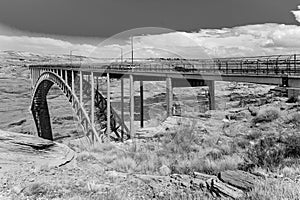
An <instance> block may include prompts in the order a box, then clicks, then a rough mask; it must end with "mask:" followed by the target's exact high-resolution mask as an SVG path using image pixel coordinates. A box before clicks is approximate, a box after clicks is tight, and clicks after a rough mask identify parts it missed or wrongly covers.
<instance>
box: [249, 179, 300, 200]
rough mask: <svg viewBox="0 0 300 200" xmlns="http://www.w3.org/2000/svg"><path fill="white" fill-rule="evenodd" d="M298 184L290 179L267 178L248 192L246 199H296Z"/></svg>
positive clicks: (299, 196) (298, 195)
mask: <svg viewBox="0 0 300 200" xmlns="http://www.w3.org/2000/svg"><path fill="white" fill-rule="evenodd" d="M299 191H300V184H299V183H296V182H294V181H290V180H278V179H267V180H265V181H262V182H260V183H259V184H257V185H256V186H255V188H254V189H253V190H252V191H251V192H250V193H249V194H248V197H247V198H246V199H247V200H260V199H261V200H283V199H289V200H298V199H300V192H299Z"/></svg>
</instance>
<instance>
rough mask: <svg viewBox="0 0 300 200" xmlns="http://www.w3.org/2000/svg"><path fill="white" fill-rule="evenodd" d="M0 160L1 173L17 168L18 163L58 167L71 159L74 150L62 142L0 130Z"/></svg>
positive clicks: (38, 166) (37, 166)
mask: <svg viewBox="0 0 300 200" xmlns="http://www.w3.org/2000/svg"><path fill="white" fill-rule="evenodd" d="M0 149H1V151H0V160H1V161H2V162H3V163H4V164H3V165H2V166H1V169H0V178H1V174H3V173H4V172H6V171H11V170H17V169H18V168H20V167H21V166H20V163H26V165H33V166H35V167H36V169H39V168H40V166H42V165H48V166H49V167H59V166H62V165H64V164H66V163H69V162H70V161H71V160H73V158H74V156H75V152H74V151H72V150H71V149H70V148H69V147H67V146H66V145H64V144H60V143H56V142H53V141H50V140H45V139H43V138H40V137H37V136H33V135H26V134H20V133H13V132H8V131H1V130H0Z"/></svg>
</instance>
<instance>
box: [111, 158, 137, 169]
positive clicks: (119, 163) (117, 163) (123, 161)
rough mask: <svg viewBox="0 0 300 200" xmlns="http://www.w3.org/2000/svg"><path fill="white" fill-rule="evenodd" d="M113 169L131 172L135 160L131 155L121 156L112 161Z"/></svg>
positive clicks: (134, 166) (134, 165)
mask: <svg viewBox="0 0 300 200" xmlns="http://www.w3.org/2000/svg"><path fill="white" fill-rule="evenodd" d="M112 166H113V168H114V169H116V170H118V171H121V172H133V171H134V170H135V168H136V166H137V164H136V162H135V160H134V159H133V158H131V157H121V158H118V159H116V160H114V162H113V163H112Z"/></svg>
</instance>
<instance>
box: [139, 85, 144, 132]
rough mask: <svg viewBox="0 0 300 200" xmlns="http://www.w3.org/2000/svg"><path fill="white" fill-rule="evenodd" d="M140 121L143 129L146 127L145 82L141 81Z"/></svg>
mask: <svg viewBox="0 0 300 200" xmlns="http://www.w3.org/2000/svg"><path fill="white" fill-rule="evenodd" d="M140 120H141V124H140V126H141V128H143V127H144V86H143V81H140Z"/></svg>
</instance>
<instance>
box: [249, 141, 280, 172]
mask: <svg viewBox="0 0 300 200" xmlns="http://www.w3.org/2000/svg"><path fill="white" fill-rule="evenodd" d="M246 155H247V158H249V159H250V161H251V164H253V165H254V166H258V167H267V168H273V167H278V166H279V165H280V164H281V163H282V162H283V160H284V157H285V146H284V145H283V144H282V143H280V141H279V139H278V138H275V137H272V136H269V137H265V138H262V139H260V140H259V141H258V143H256V144H255V145H253V146H252V147H250V148H249V149H248V150H247V152H246Z"/></svg>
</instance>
